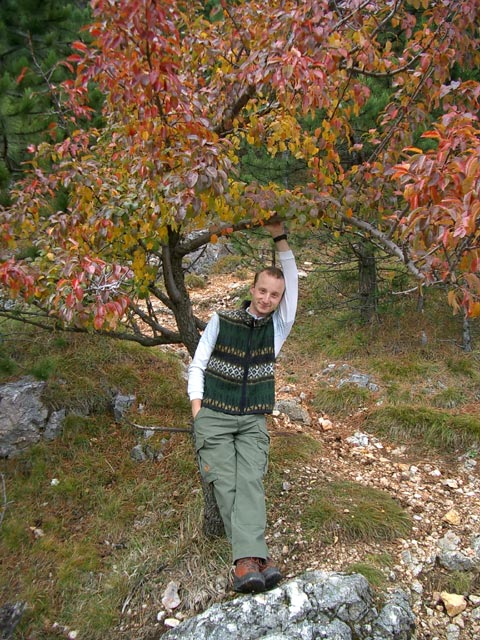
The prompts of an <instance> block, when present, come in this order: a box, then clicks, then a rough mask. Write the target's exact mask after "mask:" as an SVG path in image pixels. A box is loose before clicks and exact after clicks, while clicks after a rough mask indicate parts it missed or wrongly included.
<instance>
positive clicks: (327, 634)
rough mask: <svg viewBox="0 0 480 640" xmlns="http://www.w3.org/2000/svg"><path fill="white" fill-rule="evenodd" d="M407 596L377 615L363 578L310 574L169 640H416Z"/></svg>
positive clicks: (204, 618) (207, 614)
mask: <svg viewBox="0 0 480 640" xmlns="http://www.w3.org/2000/svg"><path fill="white" fill-rule="evenodd" d="M414 629H415V624H414V617H413V612H412V610H411V608H410V605H409V602H408V599H407V596H406V595H405V594H404V593H403V592H401V591H398V592H395V593H394V594H386V596H385V604H384V607H383V609H382V611H381V612H380V613H378V612H377V610H376V608H375V605H374V601H373V593H372V590H371V588H370V586H369V584H368V581H367V580H366V579H365V578H364V577H363V576H361V575H358V574H353V575H347V574H342V573H335V572H333V573H326V572H321V571H312V572H307V573H305V574H303V575H302V576H300V577H299V578H295V579H294V580H291V581H290V582H287V583H285V584H283V585H281V586H279V587H277V588H276V589H274V590H272V591H268V592H266V593H262V594H257V595H247V596H240V597H237V598H235V599H233V600H231V601H228V602H224V603H218V604H215V605H213V606H212V607H210V608H209V609H207V610H206V611H204V612H203V613H201V614H200V615H198V616H195V617H194V618H191V619H190V620H187V621H185V622H183V623H182V624H181V625H179V626H178V628H176V629H174V630H172V631H168V632H167V633H166V634H165V635H164V636H163V638H165V640H257V639H258V638H263V639H264V640H287V639H288V640H311V639H312V638H319V639H321V638H323V639H324V640H327V639H328V640H334V639H335V640H352V638H356V639H357V640H367V639H368V640H410V638H412V637H413V633H414Z"/></svg>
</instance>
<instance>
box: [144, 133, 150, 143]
mask: <svg viewBox="0 0 480 640" xmlns="http://www.w3.org/2000/svg"><path fill="white" fill-rule="evenodd" d="M149 137H150V134H149V133H148V131H142V139H143V140H145V142H146V141H147V140H148V138H149Z"/></svg>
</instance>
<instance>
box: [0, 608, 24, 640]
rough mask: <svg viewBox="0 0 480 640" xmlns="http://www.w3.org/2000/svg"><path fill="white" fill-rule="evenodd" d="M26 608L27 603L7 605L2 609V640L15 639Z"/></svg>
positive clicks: (0, 626) (0, 619) (0, 615)
mask: <svg viewBox="0 0 480 640" xmlns="http://www.w3.org/2000/svg"><path fill="white" fill-rule="evenodd" d="M26 607H27V605H26V603H25V602H14V603H7V604H4V605H3V606H1V607H0V640H10V638H13V632H14V631H15V627H16V626H17V624H18V623H19V622H20V619H21V617H22V616H23V612H24V611H25V609H26Z"/></svg>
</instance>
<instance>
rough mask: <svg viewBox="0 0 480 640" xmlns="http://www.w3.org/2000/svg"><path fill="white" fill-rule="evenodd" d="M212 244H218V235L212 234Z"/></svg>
mask: <svg viewBox="0 0 480 640" xmlns="http://www.w3.org/2000/svg"><path fill="white" fill-rule="evenodd" d="M210 242H212V243H213V244H215V243H216V242H218V236H217V234H216V233H212V235H211V236H210Z"/></svg>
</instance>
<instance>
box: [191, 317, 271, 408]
mask: <svg viewBox="0 0 480 640" xmlns="http://www.w3.org/2000/svg"><path fill="white" fill-rule="evenodd" d="M218 316H219V318H220V328H219V332H218V338H217V341H216V344H215V348H214V350H213V352H212V355H211V356H210V360H209V361H208V365H207V367H206V369H205V386H204V395H203V400H202V406H203V407H208V408H209V409H213V410H216V411H222V412H223V413H230V414H233V415H243V414H246V413H272V411H273V407H274V404H275V378H274V373H275V347H274V328H273V320H272V317H271V316H269V317H267V318H261V319H259V320H256V319H255V318H253V317H252V316H251V315H250V314H249V313H247V312H246V311H245V310H244V309H239V310H237V311H226V312H222V313H219V314H218Z"/></svg>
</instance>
